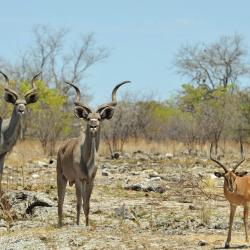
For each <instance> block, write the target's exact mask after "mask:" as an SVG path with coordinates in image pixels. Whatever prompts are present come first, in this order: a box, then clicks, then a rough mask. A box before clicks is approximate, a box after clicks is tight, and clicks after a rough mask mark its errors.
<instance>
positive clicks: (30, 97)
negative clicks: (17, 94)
mask: <svg viewBox="0 0 250 250" xmlns="http://www.w3.org/2000/svg"><path fill="white" fill-rule="evenodd" d="M38 97H39V96H38V93H37V92H36V91H32V92H28V93H27V94H26V95H25V97H24V98H25V101H26V102H27V104H30V103H35V102H37V100H38Z"/></svg>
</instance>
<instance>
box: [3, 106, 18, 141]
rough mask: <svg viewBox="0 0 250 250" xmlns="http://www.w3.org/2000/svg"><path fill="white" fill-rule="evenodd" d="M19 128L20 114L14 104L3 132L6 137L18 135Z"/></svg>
mask: <svg viewBox="0 0 250 250" xmlns="http://www.w3.org/2000/svg"><path fill="white" fill-rule="evenodd" d="M20 129H21V115H18V114H17V111H16V106H14V108H13V111H12V114H11V118H10V121H9V124H8V127H7V129H6V132H5V136H6V137H7V138H10V137H16V138H17V137H18V135H19V132H20Z"/></svg>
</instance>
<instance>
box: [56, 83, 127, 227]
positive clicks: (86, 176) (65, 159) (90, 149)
mask: <svg viewBox="0 0 250 250" xmlns="http://www.w3.org/2000/svg"><path fill="white" fill-rule="evenodd" d="M128 82H129V81H124V82H121V83H120V84H118V85H116V86H115V88H114V89H113V91H112V102H110V103H107V104H103V105H101V106H99V107H98V108H97V110H96V111H95V112H93V111H92V110H91V109H90V108H89V107H88V106H87V105H85V104H83V103H81V102H80V90H79V89H78V88H77V87H76V86H75V85H74V84H72V83H68V82H66V83H67V84H69V85H71V86H72V87H74V89H75V91H76V100H75V102H74V104H75V108H74V113H75V116H76V117H77V118H82V119H84V120H85V121H86V122H87V127H86V130H85V133H84V132H83V131H81V134H80V136H79V137H78V138H73V139H69V140H68V141H67V142H65V143H64V144H63V145H62V146H61V147H60V148H59V151H58V154H57V189H58V225H59V226H60V227H61V226H62V216H63V202H64V196H65V189H66V184H67V182H69V185H70V186H72V185H73V184H75V188H76V199H77V205H76V210H77V217H76V223H77V224H78V225H79V220H80V210H81V207H82V202H83V210H84V214H85V220H86V226H88V225H89V201H90V196H91V193H92V189H93V185H94V178H95V175H96V171H97V166H96V165H95V153H96V152H97V151H98V147H99V143H100V129H101V121H103V120H105V119H111V118H112V116H113V114H114V108H115V106H116V105H117V100H116V92H117V90H118V88H119V87H120V86H122V85H123V84H125V83H128Z"/></svg>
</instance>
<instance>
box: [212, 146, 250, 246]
mask: <svg viewBox="0 0 250 250" xmlns="http://www.w3.org/2000/svg"><path fill="white" fill-rule="evenodd" d="M212 147H213V144H211V147H210V159H211V160H212V161H214V162H215V163H216V164H218V165H219V166H220V167H221V168H222V169H223V170H224V172H215V173H214V174H215V176H216V177H218V178H220V177H223V178H224V196H225V198H226V199H227V200H228V201H229V203H230V219H229V230H228V235H227V240H226V243H225V248H229V244H230V241H231V233H232V225H233V220H234V216H235V211H236V208H237V206H243V207H244V213H243V215H244V218H243V220H244V227H245V236H246V238H245V239H246V241H247V242H248V230H247V227H248V202H249V201H250V176H247V175H246V174H247V172H246V171H243V172H236V169H237V168H238V167H239V166H240V165H241V164H242V163H243V162H244V160H245V157H244V153H243V145H242V142H241V143H240V148H241V160H240V161H239V162H238V163H237V164H236V165H235V166H234V167H233V169H232V170H229V169H228V168H227V167H226V166H225V165H223V164H222V163H221V162H219V161H218V160H216V159H214V158H213V156H212Z"/></svg>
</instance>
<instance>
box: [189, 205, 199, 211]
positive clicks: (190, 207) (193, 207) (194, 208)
mask: <svg viewBox="0 0 250 250" xmlns="http://www.w3.org/2000/svg"><path fill="white" fill-rule="evenodd" d="M188 209H189V210H197V207H195V206H194V205H189V206H188Z"/></svg>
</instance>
